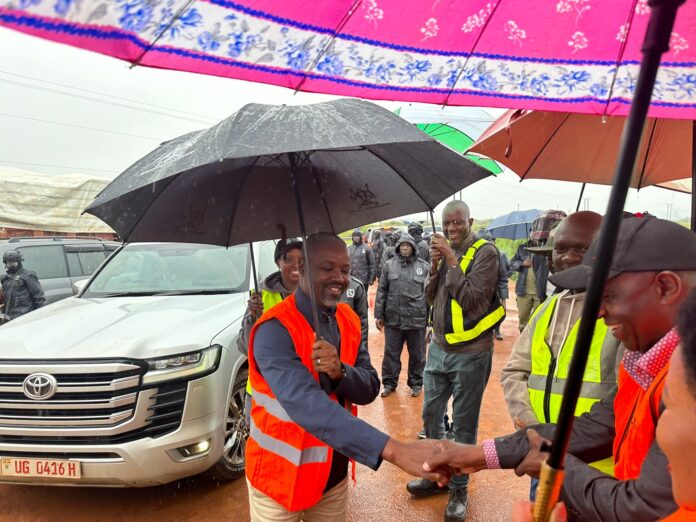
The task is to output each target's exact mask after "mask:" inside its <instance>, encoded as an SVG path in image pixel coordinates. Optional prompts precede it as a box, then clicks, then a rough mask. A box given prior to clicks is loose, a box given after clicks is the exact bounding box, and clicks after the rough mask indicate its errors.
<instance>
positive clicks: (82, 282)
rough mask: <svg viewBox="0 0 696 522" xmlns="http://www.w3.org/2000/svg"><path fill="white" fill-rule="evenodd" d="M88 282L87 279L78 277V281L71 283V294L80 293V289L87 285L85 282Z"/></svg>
mask: <svg viewBox="0 0 696 522" xmlns="http://www.w3.org/2000/svg"><path fill="white" fill-rule="evenodd" d="M88 282H89V279H80V280H79V281H75V282H74V283H73V284H72V293H73V295H80V294H81V293H82V291H83V290H84V289H85V287H86V286H87V283H88Z"/></svg>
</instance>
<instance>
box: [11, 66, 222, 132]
mask: <svg viewBox="0 0 696 522" xmlns="http://www.w3.org/2000/svg"><path fill="white" fill-rule="evenodd" d="M0 74H6V75H8V76H14V77H16V78H24V79H25V80H34V81H37V82H41V83H47V84H49V85H56V86H58V87H67V88H68V89H72V90H75V91H82V92H88V93H90V94H96V95H99V96H105V97H107V98H113V99H115V100H121V101H128V102H134V103H137V104H139V105H147V106H149V107H154V108H156V109H164V110H166V111H171V112H180V113H181V114H186V115H188V116H193V117H195V118H203V119H206V120H210V121H211V122H216V121H218V118H214V117H212V116H205V115H203V114H198V113H195V112H189V111H182V110H181V109H175V108H173V107H165V106H164V105H157V104H154V103H147V102H143V101H140V100H136V99H134V98H125V97H123V96H115V95H113V94H108V93H105V92H100V91H94V90H91V89H84V88H82V87H74V86H72V85H68V84H65V83H58V82H51V81H48V80H44V79H42V78H36V77H33V76H25V75H23V74H17V73H11V72H9V71H3V70H0Z"/></svg>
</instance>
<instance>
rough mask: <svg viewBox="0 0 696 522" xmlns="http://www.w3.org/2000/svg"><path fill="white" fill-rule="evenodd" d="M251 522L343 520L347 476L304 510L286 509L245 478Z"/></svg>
mask: <svg viewBox="0 0 696 522" xmlns="http://www.w3.org/2000/svg"><path fill="white" fill-rule="evenodd" d="M247 489H248V492H249V516H250V517H251V522H300V521H304V522H345V520H346V516H347V514H348V478H345V479H343V481H342V482H340V483H339V484H338V485H336V486H335V487H333V488H331V489H330V490H329V491H327V492H326V493H324V496H322V497H321V500H319V502H317V503H316V504H315V505H313V506H312V507H311V508H309V509H305V510H304V511H288V510H287V509H285V508H284V507H283V506H281V505H280V504H278V503H277V502H276V501H275V500H273V499H272V498H270V497H269V496H267V495H265V494H264V493H261V492H260V491H259V490H258V489H256V488H254V487H253V486H252V485H251V484H250V483H249V480H248V479H247Z"/></svg>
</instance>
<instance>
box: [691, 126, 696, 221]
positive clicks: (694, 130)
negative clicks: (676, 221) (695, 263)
mask: <svg viewBox="0 0 696 522" xmlns="http://www.w3.org/2000/svg"><path fill="white" fill-rule="evenodd" d="M694 187H696V120H694V121H693V122H691V231H692V232H694V231H696V192H694Z"/></svg>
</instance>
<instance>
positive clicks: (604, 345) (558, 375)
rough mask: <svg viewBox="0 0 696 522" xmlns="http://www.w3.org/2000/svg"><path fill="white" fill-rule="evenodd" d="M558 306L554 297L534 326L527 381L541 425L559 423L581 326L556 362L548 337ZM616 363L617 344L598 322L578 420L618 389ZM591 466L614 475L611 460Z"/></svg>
mask: <svg viewBox="0 0 696 522" xmlns="http://www.w3.org/2000/svg"><path fill="white" fill-rule="evenodd" d="M557 302H558V296H553V297H551V298H550V299H548V301H547V302H545V303H543V304H542V306H541V307H540V310H539V313H538V314H537V320H536V322H535V323H533V324H534V326H533V328H534V331H533V332H532V350H531V357H532V372H531V374H530V375H529V377H528V380H527V389H528V390H529V399H530V402H531V405H532V408H533V409H534V413H535V415H536V416H537V419H539V421H540V422H551V423H555V422H557V421H558V416H559V414H560V411H561V403H562V401H563V392H564V390H565V385H566V381H567V378H568V369H569V368H570V362H571V359H572V357H573V351H574V349H575V342H576V341H577V335H578V328H579V326H580V320H579V319H578V320H577V321H576V322H575V324H574V325H573V328H571V330H570V332H569V333H568V337H566V339H565V341H564V342H563V346H562V347H561V350H560V352H559V354H558V358H557V359H556V358H554V357H553V355H552V352H551V348H550V347H549V345H548V343H547V342H546V336H547V334H548V332H549V325H550V324H551V320H552V317H553V312H554V310H555V307H556V304H557ZM615 361H616V341H615V340H614V339H613V337H612V336H611V334H610V333H609V331H608V329H607V326H606V325H605V324H604V320H603V319H599V320H598V321H597V323H596V324H595V330H594V334H593V336H592V344H591V345H590V353H589V355H588V357H587V364H586V366H585V373H584V375H583V383H582V388H581V389H580V396H579V397H578V402H577V405H576V407H575V415H576V416H578V415H582V414H583V413H586V412H588V411H590V409H591V408H592V405H593V404H594V403H596V402H598V401H600V400H601V399H604V398H606V397H608V396H609V394H610V393H611V392H612V390H613V389H614V388H615V387H616V373H615V369H614V364H615ZM592 466H594V467H595V468H597V469H599V470H600V471H603V472H604V473H607V474H609V475H613V472H614V461H613V459H611V458H609V459H604V460H601V461H598V462H594V463H592Z"/></svg>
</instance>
